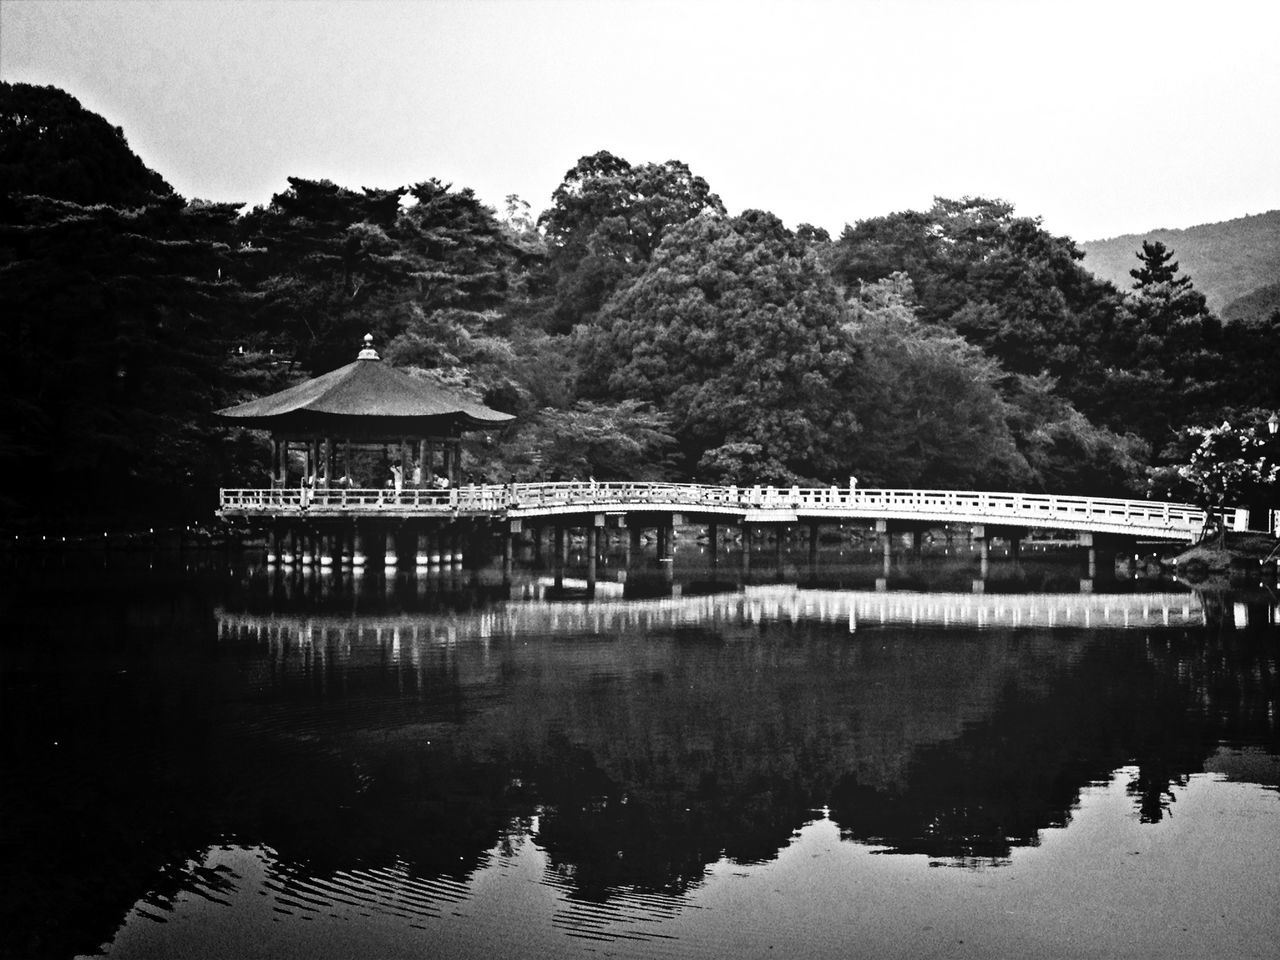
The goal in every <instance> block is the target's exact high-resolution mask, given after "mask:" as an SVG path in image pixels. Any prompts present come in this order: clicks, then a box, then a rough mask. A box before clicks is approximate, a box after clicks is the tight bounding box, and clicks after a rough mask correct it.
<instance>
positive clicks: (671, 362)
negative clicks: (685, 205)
mask: <svg viewBox="0 0 1280 960" xmlns="http://www.w3.org/2000/svg"><path fill="white" fill-rule="evenodd" d="M843 319H844V312H843V307H842V304H841V302H840V298H839V295H838V292H837V290H836V288H835V286H834V285H833V284H832V282H831V280H830V278H829V276H828V275H827V274H826V272H825V271H824V270H823V269H822V267H821V265H820V263H819V262H818V259H817V257H816V256H815V254H814V253H813V251H812V250H810V249H809V248H808V247H807V245H806V244H805V243H803V242H802V241H800V240H799V239H798V238H797V237H796V236H795V234H793V233H792V232H791V231H789V230H787V229H786V228H785V227H784V226H783V225H782V223H781V222H780V221H779V220H778V219H777V218H776V217H774V216H773V215H772V214H768V213H762V212H760V211H748V212H746V213H744V214H743V215H742V216H739V217H733V218H726V217H721V216H717V215H713V214H705V215H703V216H699V217H697V218H695V219H693V220H690V221H688V222H686V223H684V224H682V225H680V226H677V227H672V228H671V229H670V230H668V232H667V235H666V237H665V239H664V240H663V242H662V244H661V245H660V246H659V248H658V250H657V252H656V253H655V254H654V256H653V258H652V260H651V261H650V262H649V264H648V265H647V266H646V268H645V271H644V273H642V274H641V275H640V276H639V277H638V278H637V279H636V281H635V282H634V283H632V284H631V285H630V286H629V287H628V288H627V289H626V290H624V291H622V292H620V293H619V294H618V296H617V297H616V298H614V299H613V300H611V301H610V302H609V304H608V305H607V306H606V308H605V309H604V310H603V311H602V312H601V315H600V317H599V318H598V320H597V322H596V325H595V326H594V327H593V328H592V329H589V330H584V331H583V333H582V336H581V339H580V358H579V359H580V367H581V370H582V379H581V381H580V389H581V390H582V392H583V394H584V395H585V396H588V397H592V398H598V399H614V400H621V399H637V400H640V401H642V402H646V403H651V404H653V405H654V406H655V407H656V408H657V409H660V410H662V411H664V412H666V413H667V414H669V415H670V416H671V420H672V428H673V432H674V434H675V436H676V437H677V438H678V440H679V444H680V464H679V466H680V468H681V469H682V470H683V471H685V472H686V474H693V473H697V474H700V475H702V474H705V473H708V472H711V471H713V470H715V468H716V467H717V466H718V465H722V464H723V463H724V462H725V456H726V455H728V454H730V453H732V452H733V451H735V450H740V449H741V448H740V447H739V446H738V445H741V444H754V445H755V447H754V448H752V449H753V453H752V455H751V459H752V462H751V463H750V465H746V464H744V465H743V466H744V467H745V468H746V473H745V474H742V475H739V477H738V478H737V479H739V480H740V481H741V482H746V481H748V480H761V481H775V482H790V481H792V480H795V479H799V478H806V479H813V478H823V479H826V478H829V477H830V476H833V475H835V474H837V473H839V472H840V471H841V470H842V469H843V467H844V460H843V457H842V456H841V454H840V453H839V451H838V450H837V448H836V445H834V444H833V443H832V442H831V438H832V437H833V436H834V437H840V436H844V435H847V434H848V432H849V428H850V423H849V415H848V413H847V411H846V410H845V409H844V408H843V406H842V404H841V403H840V402H839V399H840V396H841V393H840V388H841V385H842V383H843V381H844V379H845V378H846V377H847V376H848V374H849V371H850V369H851V365H852V355H851V354H850V352H849V349H848V343H847V339H846V336H845V334H844V331H843V330H842V327H841V322H842V320H843Z"/></svg>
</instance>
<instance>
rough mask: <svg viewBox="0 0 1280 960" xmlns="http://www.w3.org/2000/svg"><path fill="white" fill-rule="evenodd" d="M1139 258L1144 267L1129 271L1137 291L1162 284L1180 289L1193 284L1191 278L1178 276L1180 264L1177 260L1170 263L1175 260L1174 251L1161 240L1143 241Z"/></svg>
mask: <svg viewBox="0 0 1280 960" xmlns="http://www.w3.org/2000/svg"><path fill="white" fill-rule="evenodd" d="M1137 257H1138V259H1139V260H1141V261H1142V266H1141V267H1135V268H1134V269H1132V270H1130V271H1129V276H1131V277H1133V289H1135V290H1142V289H1145V288H1147V287H1152V286H1155V285H1157V284H1161V283H1169V284H1173V285H1174V286H1179V287H1182V286H1188V285H1189V284H1190V283H1191V278H1190V277H1179V276H1178V262H1177V261H1176V260H1174V262H1173V263H1170V262H1169V261H1170V260H1173V251H1172V250H1170V249H1168V248H1167V247H1166V246H1165V245H1164V244H1163V243H1161V242H1160V241H1159V240H1143V241H1142V250H1141V252H1140V253H1138V254H1137Z"/></svg>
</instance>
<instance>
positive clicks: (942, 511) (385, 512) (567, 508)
mask: <svg viewBox="0 0 1280 960" xmlns="http://www.w3.org/2000/svg"><path fill="white" fill-rule="evenodd" d="M219 514H220V515H221V516H222V517H224V518H227V519H237V518H251V519H252V518H256V519H263V520H267V519H270V520H288V519H299V518H314V519H316V520H320V519H331V520H333V519H350V520H356V521H360V520H368V521H376V520H410V519H419V520H431V519H436V520H457V519H460V518H476V519H481V518H485V519H490V520H496V521H529V522H530V523H534V524H537V523H543V524H560V523H563V524H565V525H567V526H575V525H586V526H590V525H592V523H593V521H592V520H591V519H587V518H593V517H602V516H603V517H607V516H613V515H621V516H630V517H632V519H633V521H638V522H640V523H645V521H646V519H648V521H649V522H648V523H647V524H646V525H649V526H661V525H662V523H663V522H666V523H671V522H674V523H676V524H679V523H682V522H684V523H723V524H830V523H844V522H851V521H866V522H872V523H877V524H878V529H881V530H882V531H887V530H891V529H892V526H891V525H893V524H899V525H901V524H911V525H916V526H917V527H919V526H921V525H923V526H929V525H935V526H940V525H944V524H970V525H979V526H981V525H990V526H995V527H998V528H1016V529H1021V530H1030V529H1043V530H1058V531H1067V532H1073V533H1081V534H1101V535H1114V536H1120V537H1125V538H1132V539H1136V540H1154V541H1170V542H1186V543H1191V542H1194V541H1195V540H1197V539H1198V538H1199V536H1200V534H1201V532H1202V531H1203V529H1204V526H1205V519H1206V516H1205V512H1204V511H1203V510H1201V509H1199V508H1197V507H1194V506H1192V505H1189V504H1185V503H1164V502H1159V501H1150V500H1119V499H1110V498H1102V497H1074V496H1055V495H1052V494H1029V493H991V492H980V491H958V490H882V489H862V488H853V489H851V488H848V487H768V486H753V487H737V486H709V485H704V484H693V483H629V482H628V483H591V482H568V483H516V484H508V485H494V484H488V485H468V486H462V487H457V488H454V489H447V490H437V489H417V488H415V489H404V490H399V491H397V490H393V489H390V488H388V489H385V490H377V489H340V488H320V489H311V488H307V487H295V488H274V489H224V490H223V491H222V492H221V505H220V510H219ZM672 518H675V519H672ZM595 525H600V523H599V522H598V521H596V522H595ZM514 526H515V527H516V528H517V529H518V528H519V523H515V524H514Z"/></svg>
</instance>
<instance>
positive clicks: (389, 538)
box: [382, 530, 396, 570]
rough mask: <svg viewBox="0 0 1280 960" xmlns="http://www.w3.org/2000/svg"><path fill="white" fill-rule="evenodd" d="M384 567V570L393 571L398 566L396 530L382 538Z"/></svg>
mask: <svg viewBox="0 0 1280 960" xmlns="http://www.w3.org/2000/svg"><path fill="white" fill-rule="evenodd" d="M382 543H383V548H382V566H383V569H386V570H391V569H393V568H394V567H395V565H396V533H395V531H394V530H388V531H386V533H384V534H383V537H382Z"/></svg>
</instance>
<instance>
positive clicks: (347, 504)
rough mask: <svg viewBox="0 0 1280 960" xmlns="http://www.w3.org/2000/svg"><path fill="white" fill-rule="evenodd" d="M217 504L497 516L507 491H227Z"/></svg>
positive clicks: (493, 487) (488, 487)
mask: <svg viewBox="0 0 1280 960" xmlns="http://www.w3.org/2000/svg"><path fill="white" fill-rule="evenodd" d="M220 499H221V507H222V509H223V510H224V511H231V512H270V511H284V512H288V511H295V510H296V511H298V512H303V511H307V512H315V513H377V512H379V511H391V512H410V513H449V512H453V511H465V512H499V511H502V510H505V509H506V507H507V502H508V488H507V487H504V486H501V485H499V484H485V485H479V484H474V485H467V486H463V487H456V488H451V489H445V490H441V489H436V488H422V489H418V488H416V487H415V488H406V489H402V490H392V489H378V488H376V487H372V488H360V487H350V488H346V487H318V488H312V487H288V488H275V489H263V488H229V489H223V490H222V491H221V498H220Z"/></svg>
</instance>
